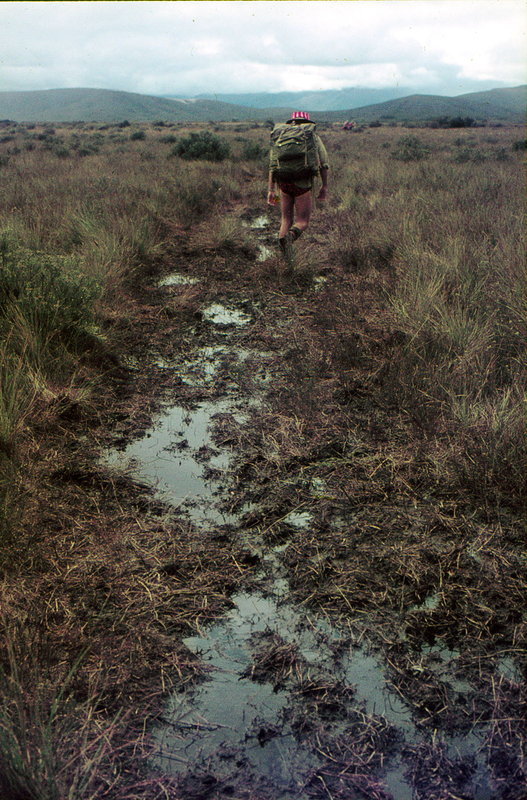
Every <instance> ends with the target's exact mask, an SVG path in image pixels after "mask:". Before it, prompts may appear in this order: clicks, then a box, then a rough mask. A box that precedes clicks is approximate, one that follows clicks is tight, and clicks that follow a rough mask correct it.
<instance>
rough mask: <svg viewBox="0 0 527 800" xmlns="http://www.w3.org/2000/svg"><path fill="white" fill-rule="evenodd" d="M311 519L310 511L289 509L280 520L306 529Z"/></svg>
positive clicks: (293, 526) (294, 526)
mask: <svg viewBox="0 0 527 800" xmlns="http://www.w3.org/2000/svg"><path fill="white" fill-rule="evenodd" d="M312 519H313V514H311V512H310V511H290V512H289V514H287V515H286V516H285V517H284V518H283V520H282V522H285V523H286V524H287V525H291V527H292V528H298V530H306V529H307V528H309V525H310V523H311V521H312Z"/></svg>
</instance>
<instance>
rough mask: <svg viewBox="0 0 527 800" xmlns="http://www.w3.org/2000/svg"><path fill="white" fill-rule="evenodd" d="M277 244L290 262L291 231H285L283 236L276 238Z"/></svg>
mask: <svg viewBox="0 0 527 800" xmlns="http://www.w3.org/2000/svg"><path fill="white" fill-rule="evenodd" d="M278 244H279V245H280V250H281V251H282V253H283V254H284V258H285V260H286V261H287V263H288V264H290V263H291V262H292V261H293V236H292V234H291V232H288V233H286V235H285V236H282V237H281V238H280V239H278Z"/></svg>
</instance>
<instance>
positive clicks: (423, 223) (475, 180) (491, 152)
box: [329, 130, 526, 502]
mask: <svg viewBox="0 0 527 800" xmlns="http://www.w3.org/2000/svg"><path fill="white" fill-rule="evenodd" d="M515 135H516V136H517V133H516V132H512V131H509V132H506V131H499V132H498V134H497V135H496V137H495V143H494V149H492V148H489V146H488V142H485V141H484V138H485V137H484V133H483V132H482V131H471V133H470V136H471V137H472V138H471V142H470V145H471V149H472V152H473V155H474V157H473V158H471V160H470V161H467V162H465V161H462V162H460V161H459V159H456V158H455V156H456V152H457V151H458V150H459V134H455V133H454V132H449V133H447V132H437V131H433V132H432V131H419V133H418V134H417V135H413V136H412V138H411V140H409V139H407V138H406V139H404V141H402V142H401V139H400V138H399V137H400V132H397V133H396V132H395V131H389V130H384V131H379V133H376V145H375V146H372V144H371V142H368V141H366V140H365V138H363V139H362V140H360V139H359V138H358V137H356V138H355V139H349V140H348V142H349V144H350V147H351V146H352V145H354V146H355V147H356V148H357V150H356V152H354V153H353V164H351V165H349V166H347V167H345V168H344V170H343V172H342V178H343V180H342V179H340V178H339V176H338V174H337V175H336V182H337V186H336V191H337V192H338V196H339V201H340V205H339V214H338V215H329V221H330V225H331V231H332V237H331V241H332V246H331V256H332V258H333V259H334V260H335V261H336V262H337V263H340V265H341V266H343V267H344V268H346V269H348V270H351V271H355V272H361V271H362V272H365V271H366V272H367V271H371V270H374V269H380V268H382V267H383V266H384V267H389V271H390V274H391V278H392V279H391V280H390V281H389V282H388V283H386V284H385V285H384V290H385V292H386V300H387V303H388V307H389V309H390V310H391V321H392V325H393V327H394V328H395V329H396V330H397V331H398V334H399V335H398V339H397V341H398V342H399V344H398V346H397V347H396V348H395V350H394V351H393V353H392V356H391V361H390V369H389V372H388V378H387V380H385V385H384V391H385V393H387V395H388V396H389V398H390V401H391V402H393V403H395V404H396V405H397V406H399V407H400V408H401V409H403V410H404V411H405V412H406V413H407V414H410V415H411V416H412V418H413V419H414V420H415V421H416V422H418V423H419V425H420V426H421V427H423V428H424V429H425V430H427V431H428V433H429V435H430V434H432V435H436V436H438V437H440V438H443V440H444V441H445V442H446V445H445V447H446V450H445V452H448V453H449V456H448V458H447V459H446V461H447V462H448V463H445V464H443V469H444V470H445V473H444V474H443V475H440V477H444V478H446V474H447V473H448V476H449V480H454V481H455V482H457V483H458V484H459V486H463V487H465V488H469V489H470V491H475V492H477V493H478V494H481V495H484V496H485V497H486V498H488V499H490V500H491V501H492V500H496V499H497V498H498V497H499V498H501V499H502V500H503V501H504V502H511V501H512V502H518V501H519V500H520V499H521V498H522V497H523V496H524V478H523V470H524V468H525V444H524V442H525V437H524V429H523V424H522V405H521V394H522V386H523V385H524V377H525V376H524V371H523V366H522V362H523V357H524V343H525V334H526V324H525V322H526V320H525V306H524V290H525V274H524V255H525V230H524V222H523V220H524V211H525V206H524V181H523V170H522V165H521V158H518V157H517V156H515V155H514V153H515V150H514V147H513V139H514V137H515ZM403 138H404V137H403ZM487 138H488V136H487ZM504 152H505V153H506V154H507V157H506V158H504V156H503V153H504ZM477 153H479V157H478V158H476V157H475V154H477ZM403 155H404V158H403ZM337 158H338V160H342V161H343V160H344V154H343V153H342V152H338V153H337Z"/></svg>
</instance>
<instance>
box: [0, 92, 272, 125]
mask: <svg viewBox="0 0 527 800" xmlns="http://www.w3.org/2000/svg"><path fill="white" fill-rule="evenodd" d="M255 118H257V119H259V118H262V119H265V113H263V112H260V111H258V112H255V111H254V110H253V109H248V108H246V107H245V106H235V105H229V104H228V103H221V102H219V101H216V100H176V99H170V100H169V99H166V98H162V97H153V96H150V95H145V94H135V93H133V92H119V91H112V90H109V89H47V90H44V91H35V92H0V119H12V120H14V121H15V122H79V121H84V122H120V121H122V120H125V119H127V120H129V121H130V122H132V121H135V122H153V121H154V120H164V121H167V122H189V121H206V120H213V121H218V122H219V121H223V120H231V119H255Z"/></svg>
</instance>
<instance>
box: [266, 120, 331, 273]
mask: <svg viewBox="0 0 527 800" xmlns="http://www.w3.org/2000/svg"><path fill="white" fill-rule="evenodd" d="M328 169H329V163H328V154H327V150H326V148H325V146H324V144H323V142H322V140H321V138H320V136H319V135H318V134H317V133H315V123H314V122H313V121H312V120H311V119H310V117H309V114H308V113H307V111H293V113H292V115H291V119H290V120H288V121H287V122H285V123H279V124H278V125H275V127H274V129H273V131H272V133H271V152H270V159H269V185H268V194H267V202H268V204H269V205H275V202H276V201H275V196H276V194H275V193H276V189H275V187H276V185H278V187H279V189H280V210H281V213H282V219H281V222H280V230H279V232H278V244H279V245H280V249H281V250H282V252H283V254H284V256H285V257H286V259H287V260H288V261H290V260H291V258H292V254H293V250H292V245H293V242H295V241H296V240H297V239H298V237H299V236H301V235H302V233H304V231H305V230H306V228H307V226H308V225H309V220H310V217H311V210H312V207H313V188H314V187H313V183H314V178H315V176H316V175H320V178H321V180H322V186H321V188H320V191H319V193H318V195H317V200H319V201H323V200H325V199H326V197H327V192H328Z"/></svg>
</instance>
